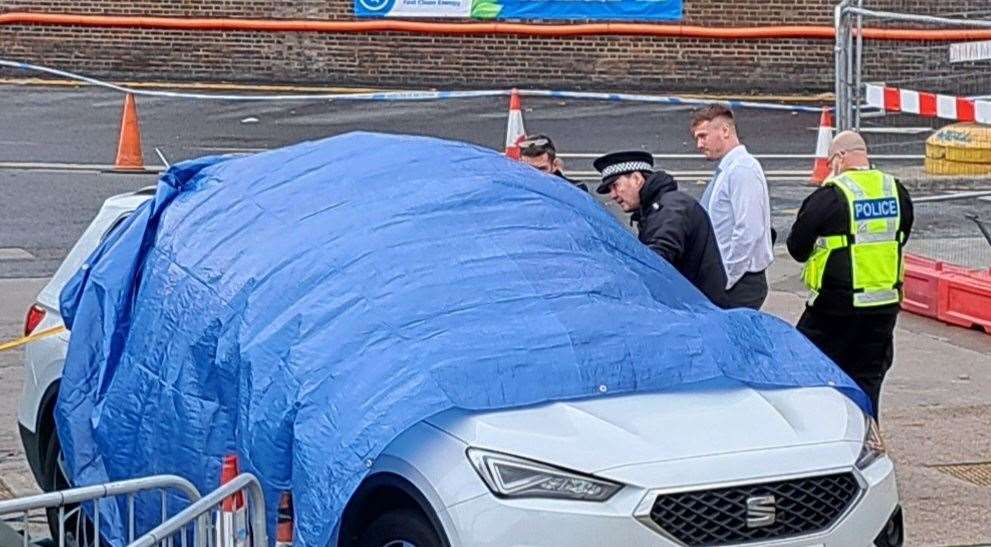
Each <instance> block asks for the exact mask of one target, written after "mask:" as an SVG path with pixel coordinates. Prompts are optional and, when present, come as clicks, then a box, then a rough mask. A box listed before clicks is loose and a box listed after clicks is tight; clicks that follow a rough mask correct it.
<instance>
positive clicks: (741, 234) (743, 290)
mask: <svg viewBox="0 0 991 547" xmlns="http://www.w3.org/2000/svg"><path fill="white" fill-rule="evenodd" d="M692 134H693V135H694V136H695V143H696V145H697V146H698V149H699V150H700V151H701V152H702V154H703V155H704V156H705V158H706V159H707V160H710V161H718V162H719V165H718V166H717V167H716V172H715V174H714V175H713V177H712V180H711V181H709V185H708V186H706V188H705V193H704V194H702V199H701V200H700V203H701V204H702V207H703V208H704V209H705V210H706V212H708V213H709V218H710V220H711V221H712V226H713V228H714V229H715V232H716V241H717V242H718V243H719V252H720V254H722V258H723V265H724V266H725V268H726V289H727V297H728V299H729V301H730V303H731V304H732V305H733V307H741V308H753V309H755V310H756V309H760V307H761V305H763V304H764V299H766V298H767V290H768V287H767V276H766V275H765V273H764V270H766V269H767V267H768V266H770V265H771V262H772V261H773V260H774V253H773V251H772V250H771V244H772V242H771V204H770V200H769V199H768V193H767V180H766V179H765V178H764V169H763V168H762V167H761V165H760V162H758V161H757V159H756V158H754V157H753V156H752V155H751V154H750V153H749V152H747V148H746V147H745V146H743V145H742V144H740V138H739V137H738V136H737V133H736V122H735V121H734V119H733V111H732V110H730V109H729V108H727V107H725V106H723V105H720V104H712V105H709V106H707V107H705V108H702V109H701V110H699V111H697V112H696V113H695V115H694V116H693V118H692Z"/></svg>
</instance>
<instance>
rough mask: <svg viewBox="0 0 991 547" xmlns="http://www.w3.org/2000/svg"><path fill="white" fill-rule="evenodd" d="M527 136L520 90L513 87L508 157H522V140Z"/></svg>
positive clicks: (507, 146)
mask: <svg viewBox="0 0 991 547" xmlns="http://www.w3.org/2000/svg"><path fill="white" fill-rule="evenodd" d="M525 138H526V131H525V130H524V129H523V110H522V108H521V107H520V92H519V91H517V90H516V88H513V91H512V92H510V94H509V122H508V123H507V125H506V157H507V158H512V159H514V160H518V159H520V141H522V140H523V139H525Z"/></svg>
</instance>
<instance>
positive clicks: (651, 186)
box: [592, 151, 727, 308]
mask: <svg viewBox="0 0 991 547" xmlns="http://www.w3.org/2000/svg"><path fill="white" fill-rule="evenodd" d="M592 165H593V166H594V167H595V169H596V170H597V171H598V172H599V174H600V175H601V176H602V184H600V185H599V187H598V189H597V190H596V191H597V192H598V193H600V194H609V196H610V197H611V198H612V200H613V201H615V202H616V203H617V204H618V205H619V206H620V207H621V208H622V209H623V210H624V211H626V212H627V213H633V218H632V220H633V221H634V222H636V223H637V229H638V232H639V239H640V241H641V242H642V243H643V244H645V245H647V246H649V247H650V248H651V249H653V250H654V251H655V252H656V253H657V254H659V255H661V257H663V258H664V259H665V260H667V261H668V262H669V263H671V265H672V266H674V268H675V269H676V270H678V272H680V273H681V275H683V276H684V277H685V278H686V279H688V281H689V282H691V284H692V285H695V287H696V288H697V289H698V290H700V291H702V294H704V295H706V296H707V297H708V298H709V300H711V301H712V303H713V304H716V305H717V306H720V307H724V308H725V307H727V297H726V273H725V271H724V270H723V261H722V258H720V256H719V246H718V244H717V243H716V236H715V234H714V233H713V230H712V223H710V222H709V216H708V215H706V214H705V210H704V209H702V206H701V205H699V204H698V202H697V201H695V199H694V198H692V197H691V196H689V195H688V194H685V193H683V192H680V191H678V184H677V183H676V182H675V180H674V179H673V178H671V175H669V174H667V173H665V172H664V171H654V158H653V156H652V155H651V154H650V153H649V152H642V151H633V152H614V153H612V154H606V155H605V156H601V157H599V158H597V159H596V160H595V161H594V162H593V163H592Z"/></svg>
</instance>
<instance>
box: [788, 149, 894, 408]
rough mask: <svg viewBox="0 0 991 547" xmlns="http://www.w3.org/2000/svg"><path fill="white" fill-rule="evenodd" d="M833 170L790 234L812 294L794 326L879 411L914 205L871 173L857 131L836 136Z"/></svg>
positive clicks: (790, 248)
mask: <svg viewBox="0 0 991 547" xmlns="http://www.w3.org/2000/svg"><path fill="white" fill-rule="evenodd" d="M829 165H830V169H831V170H832V177H831V178H829V179H828V180H826V181H825V182H824V183H823V186H822V188H819V189H818V190H816V191H815V192H813V193H812V194H811V195H809V197H808V198H806V199H805V201H804V202H803V203H802V207H801V209H799V211H798V218H797V219H796V220H795V224H794V225H793V226H792V228H791V233H790V234H789V235H788V252H789V253H790V254H791V256H792V257H794V258H795V260H798V261H799V262H804V263H805V269H804V270H803V273H802V277H803V279H804V281H805V284H806V286H808V288H809V290H810V291H811V294H810V296H809V299H808V302H807V304H806V308H805V313H803V314H802V317H801V319H799V321H798V325H797V326H798V330H800V331H801V332H802V333H803V334H805V336H807V337H808V338H809V340H811V341H812V342H813V343H814V344H815V345H816V346H818V347H819V349H820V350H822V352H823V353H825V354H826V355H828V356H829V357H830V358H831V359H832V360H833V361H835V362H836V364H837V365H839V366H840V368H842V369H843V370H844V371H845V372H846V373H847V374H848V375H849V376H850V377H851V378H853V379H854V380H855V381H856V382H857V383H858V384H859V385H860V387H861V388H862V389H863V390H864V391H865V392H866V393H867V395H868V396H869V397H870V398H871V401H872V402H873V404H874V412H875V414H877V413H878V403H879V398H880V395H881V382H882V380H883V379H884V375H885V373H886V372H887V371H888V369H889V368H890V367H891V362H892V358H893V333H894V329H895V319H896V318H897V316H898V310H899V304H900V303H901V299H902V290H901V288H902V274H903V264H902V249H903V248H904V246H905V242H906V240H907V239H908V236H909V232H910V231H911V230H912V221H913V211H912V200H911V199H910V197H909V195H908V192H907V191H906V190H905V187H903V186H902V185H901V184H900V183H899V182H898V181H896V180H895V179H894V177H892V176H891V175H888V174H886V173H883V172H881V171H878V170H875V169H871V167H870V160H869V157H868V155H867V145H866V143H864V139H863V138H862V137H861V136H860V135H859V134H857V133H856V132H854V131H843V132H841V133H840V134H838V135H836V138H834V139H833V142H832V143H831V144H830V146H829Z"/></svg>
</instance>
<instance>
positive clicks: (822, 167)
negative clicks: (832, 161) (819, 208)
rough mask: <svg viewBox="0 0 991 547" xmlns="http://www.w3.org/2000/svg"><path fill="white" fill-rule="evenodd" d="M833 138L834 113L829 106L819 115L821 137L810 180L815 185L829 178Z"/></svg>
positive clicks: (817, 142)
mask: <svg viewBox="0 0 991 547" xmlns="http://www.w3.org/2000/svg"><path fill="white" fill-rule="evenodd" d="M832 140H833V114H832V113H831V112H830V111H829V109H828V108H823V109H822V115H821V116H820V117H819V138H818V139H817V140H816V159H815V163H814V164H813V165H812V176H811V177H809V182H811V183H812V184H813V185H815V186H819V185H821V184H822V181H824V180H826V179H827V178H829V143H830V142H832Z"/></svg>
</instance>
